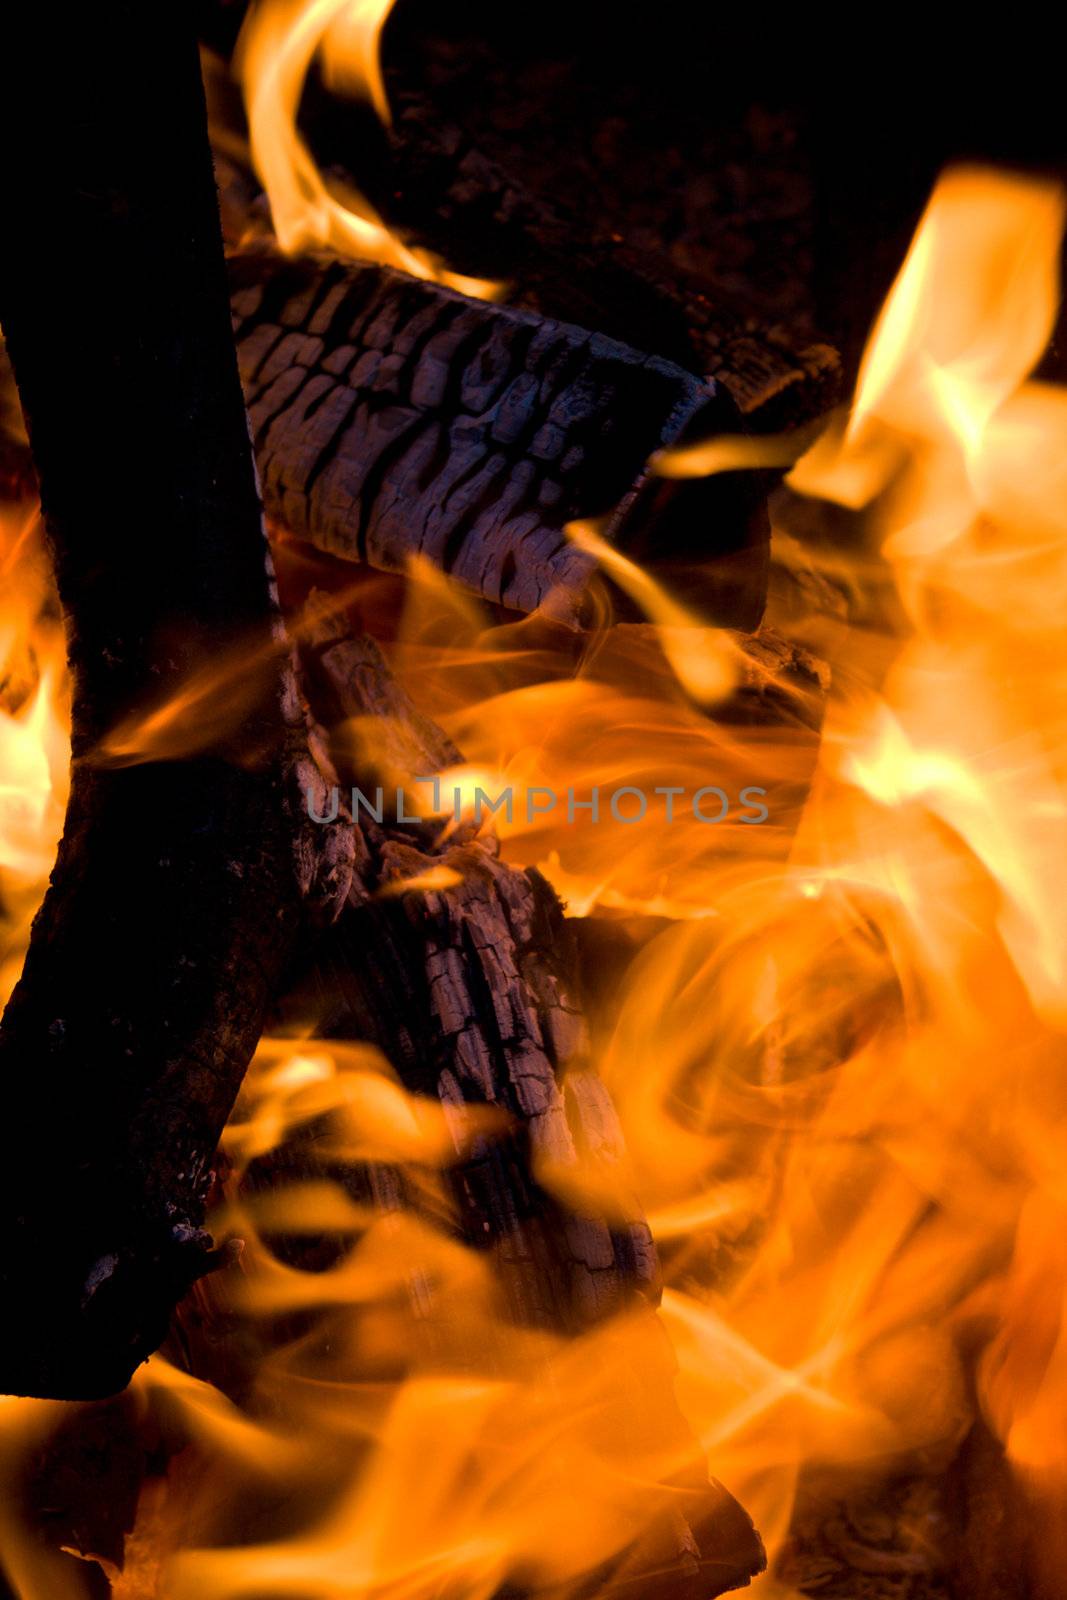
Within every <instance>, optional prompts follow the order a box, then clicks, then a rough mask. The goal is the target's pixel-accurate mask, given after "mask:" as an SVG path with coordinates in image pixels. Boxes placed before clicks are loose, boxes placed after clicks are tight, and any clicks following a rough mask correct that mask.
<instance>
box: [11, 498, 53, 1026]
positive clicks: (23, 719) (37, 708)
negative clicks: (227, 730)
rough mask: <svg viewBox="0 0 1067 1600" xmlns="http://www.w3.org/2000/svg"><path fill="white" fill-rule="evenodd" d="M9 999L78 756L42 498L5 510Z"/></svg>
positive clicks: (50, 867) (49, 861)
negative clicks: (44, 545) (46, 548)
mask: <svg viewBox="0 0 1067 1600" xmlns="http://www.w3.org/2000/svg"><path fill="white" fill-rule="evenodd" d="M0 576H2V578H3V581H4V585H5V588H4V596H3V600H2V601H0V1003H5V1002H6V1000H7V997H8V995H9V994H10V993H11V990H12V989H13V988H14V986H15V982H16V980H17V978H18V975H19V972H20V971H21V968H22V959H23V956H24V954H25V950H26V945H27V942H28V940H29V927H30V921H31V919H32V917H33V914H34V912H35V911H36V909H37V907H38V905H39V904H40V901H41V898H42V896H43V893H44V888H45V885H46V884H47V882H48V875H49V873H50V872H51V870H52V863H53V862H54V860H55V855H56V847H57V845H58V843H59V836H60V833H61V832H62V829H63V815H64V811H65V809H66V801H67V789H68V782H69V766H70V737H69V733H68V728H69V718H70V712H69V691H68V684H67V669H66V645H65V641H64V637H63V629H62V626H61V624H60V621H59V617H58V611H57V608H56V605H55V602H54V599H53V597H52V594H51V588H50V582H49V579H48V576H47V564H46V562H45V559H44V552H43V548H42V543H41V529H40V515H39V511H38V509H37V507H36V506H33V507H26V506H22V507H20V508H17V509H15V508H12V509H11V510H9V511H7V512H5V515H4V517H3V519H2V520H0Z"/></svg>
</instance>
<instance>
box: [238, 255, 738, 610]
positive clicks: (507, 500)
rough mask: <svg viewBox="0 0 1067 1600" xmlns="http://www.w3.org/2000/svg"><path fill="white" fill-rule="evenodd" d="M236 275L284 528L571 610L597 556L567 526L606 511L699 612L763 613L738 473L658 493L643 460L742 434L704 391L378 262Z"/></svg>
mask: <svg viewBox="0 0 1067 1600" xmlns="http://www.w3.org/2000/svg"><path fill="white" fill-rule="evenodd" d="M231 282H232V286H233V298H232V304H233V311H234V317H235V323H236V329H237V348H238V360H239V362H240V367H241V376H242V380H243V382H244V385H245V392H246V395H247V398H248V404H249V410H250V414H251V418H252V425H253V428H254V431H255V438H256V449H257V456H258V461H259V466H260V475H261V479H262V483H263V494H264V500H265V504H266V506H267V509H268V511H269V513H270V514H271V515H272V516H273V517H275V518H276V519H277V520H278V521H279V522H280V523H281V524H283V525H284V526H285V527H286V528H288V529H289V531H290V532H292V533H294V534H296V535H297V536H298V537H300V538H304V539H308V540H310V541H311V542H312V543H313V544H315V545H317V546H318V547H319V548H320V549H323V550H327V551H329V552H331V553H333V554H335V555H340V556H343V557H346V558H347V559H350V560H362V561H368V562H369V563H370V564H371V565H372V566H376V567H382V568H385V569H387V570H402V569H403V568H404V566H405V564H406V563H407V561H408V560H409V559H411V558H412V557H414V556H422V557H425V558H426V559H428V560H430V561H431V562H433V563H434V565H436V566H438V567H440V568H441V570H443V571H444V572H447V573H449V574H450V575H451V576H453V577H454V578H456V579H458V580H459V581H460V582H461V583H463V584H464V585H465V586H466V587H467V588H469V589H472V590H474V591H475V592H476V593H478V594H480V595H483V596H485V597H486V598H488V599H490V600H493V601H498V602H500V603H501V604H503V605H505V606H508V607H511V608H513V609H515V610H519V611H532V610H534V609H536V608H538V607H544V608H546V609H547V610H548V611H549V612H551V613H552V614H554V615H557V616H559V617H562V618H566V619H574V618H577V617H578V616H579V615H580V614H581V612H582V610H583V608H584V607H585V606H586V605H587V604H588V591H589V586H590V583H591V580H592V579H593V575H594V572H595V568H596V562H595V559H594V558H593V556H591V555H590V554H588V553H587V552H584V551H582V550H579V549H578V548H576V546H575V545H573V544H572V543H571V542H570V541H569V540H568V538H567V535H566V534H565V532H564V527H565V525H566V524H567V523H568V522H570V521H572V520H574V519H575V518H579V517H590V516H599V515H605V514H606V515H608V517H609V521H608V527H607V537H608V538H609V539H611V540H613V541H614V542H615V543H617V544H618V545H619V546H620V547H621V548H623V549H624V550H627V551H629V552H630V553H632V554H638V555H641V554H648V555H651V556H652V558H653V560H654V562H655V563H656V565H657V567H662V568H664V569H665V570H666V571H668V572H669V571H670V570H671V569H672V568H676V569H678V571H679V573H682V572H684V573H685V576H686V578H687V580H688V582H689V583H690V584H692V583H694V582H698V586H699V589H700V592H701V599H702V601H703V604H704V605H705V607H706V610H707V612H708V615H709V616H710V617H711V618H712V619H713V620H715V621H718V622H722V623H728V624H730V625H731V626H734V627H742V628H747V627H753V626H755V625H756V623H757V622H758V620H759V617H760V614H761V612H762V609H763V602H764V595H765V592H766V583H767V562H768V549H769V544H768V538H769V535H768V525H767V520H766V513H765V511H764V509H763V506H762V502H761V498H760V486H759V485H758V484H756V482H755V480H754V478H753V475H751V474H748V475H744V474H737V473H727V474H719V475H718V476H716V477H714V478H712V479H710V480H705V481H696V482H690V483H688V484H686V485H684V486H678V485H671V486H668V485H667V484H665V483H664V482H662V481H659V480H656V479H654V478H651V477H650V476H649V475H648V474H647V472H646V467H645V463H646V461H647V459H648V457H649V456H650V455H651V454H652V453H653V452H654V451H655V450H657V449H659V448H661V447H663V446H665V445H668V444H675V443H679V442H683V441H690V440H693V439H696V438H701V437H705V436H708V435H713V434H721V433H732V432H737V431H738V429H739V418H738V414H737V412H736V409H735V407H734V405H733V403H732V401H731V400H730V399H729V396H728V394H727V393H726V391H725V390H724V389H723V388H722V387H721V385H718V384H716V383H714V382H712V381H710V380H703V379H699V378H695V377H693V376H692V374H690V373H688V372H685V371H684V370H683V369H682V368H681V367H678V366H675V365H674V364H672V363H671V362H668V361H664V360H661V359H660V358H658V357H655V356H649V355H642V354H641V353H639V352H638V351H635V350H632V349H630V348H629V347H628V346H626V345H623V344H620V343H618V342H617V341H614V340H611V339H607V338H605V337H603V336H601V335H599V334H595V333H588V332H586V331H585V330H583V329H581V328H578V327H574V326H571V325H569V324H566V323H559V322H554V321H551V320H548V319H544V318H541V317H539V316H537V315H535V314H533V313H530V312H524V311H519V310H515V309H513V308H509V307H501V306H495V305H488V304H485V303H484V302H481V301H473V300H468V299H466V298H465V297H463V296H462V295H459V294H456V293H454V292H453V291H451V290H448V289H445V288H442V287H441V286H440V285H437V284H433V283H427V282H424V281H422V280H418V279H414V278H409V277H407V276H405V275H404V274H402V273H398V272H395V271H393V270H391V269H388V268H382V267H371V266H359V265H357V266H351V265H344V264H341V263H339V262H336V261H324V260H319V259H315V258H308V259H303V260H296V261H292V262H282V261H279V260H278V259H277V258H276V257H273V256H270V255H252V256H245V257H239V258H237V259H236V260H235V261H233V263H232V264H231ZM709 530H710V532H709ZM695 540H699V541H700V542H701V548H700V550H699V561H700V566H701V569H702V570H701V575H700V578H699V580H697V579H696V578H695V576H694V574H693V572H692V571H691V570H686V569H692V568H695V567H696V565H697V559H698V553H697V550H696V548H695V547H694V541H695ZM709 545H710V549H709Z"/></svg>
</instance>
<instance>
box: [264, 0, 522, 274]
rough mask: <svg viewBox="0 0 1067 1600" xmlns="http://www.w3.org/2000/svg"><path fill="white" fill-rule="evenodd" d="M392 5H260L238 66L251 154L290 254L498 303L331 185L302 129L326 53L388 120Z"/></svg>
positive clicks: (337, 77) (326, 1)
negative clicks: (385, 42)
mask: <svg viewBox="0 0 1067 1600" xmlns="http://www.w3.org/2000/svg"><path fill="white" fill-rule="evenodd" d="M392 5H393V0H258V3H257V4H256V5H254V6H253V8H252V10H251V11H250V12H249V15H248V18H247V20H246V22H245V26H244V29H243V31H242V34H241V40H240V49H239V60H240V72H241V78H242V82H243V85H244V92H245V104H246V111H247V115H248V128H249V136H250V141H251V147H252V158H253V161H254V163H255V168H256V171H257V172H258V174H259V176H260V178H261V179H262V181H263V185H264V187H265V189H266V192H267V197H268V199H269V201H270V207H271V216H272V218H273V222H274V231H275V234H276V235H277V238H278V243H279V244H280V245H281V248H282V249H283V250H284V251H285V252H286V253H287V254H290V255H292V254H296V253H298V252H299V251H302V250H315V249H327V250H332V251H334V252H336V253H337V254H338V255H343V256H353V257H355V258H357V259H358V260H362V261H380V262H382V263H384V264H385V265H388V266H392V267H399V268H400V269H401V270H402V271H404V272H410V273H411V274H412V275H413V276H414V277H416V278H432V279H433V280H435V281H436V282H438V283H444V284H447V285H449V287H451V288H453V289H458V290H459V291H460V292H461V293H463V294H469V295H473V296H475V297H477V298H479V299H493V298H495V297H496V296H497V295H498V294H499V293H500V286H499V285H497V284H493V283H490V282H488V281H486V280H482V279H479V278H470V277H464V276H463V275H462V274H458V273H452V272H449V271H447V270H446V269H445V268H444V267H443V266H442V265H441V264H440V263H439V262H437V261H435V260H434V259H433V257H432V256H430V255H429V253H428V252H426V251H424V250H418V249H409V248H408V246H407V245H405V244H404V243H403V241H402V240H401V239H399V238H398V237H397V236H396V234H394V233H393V232H391V231H390V229H389V228H387V227H386V225H385V223H384V222H383V221H382V219H381V218H380V217H379V216H378V214H377V212H376V211H375V210H374V208H373V206H371V205H370V203H369V202H368V201H367V200H366V198H365V197H364V196H363V195H360V194H358V193H356V192H355V191H354V190H353V189H352V187H351V185H347V186H346V187H345V190H344V194H343V196H342V195H341V194H340V193H338V192H336V190H335V189H331V187H330V186H329V184H328V183H327V181H326V179H325V178H324V177H323V175H322V173H321V172H320V171H319V169H318V166H317V165H316V163H315V159H314V157H313V156H312V154H311V151H310V150H309V149H308V147H307V145H306V143H305V142H304V140H303V139H302V138H301V136H300V133H299V131H298V129H297V114H298V112H299V109H300V99H301V95H302V93H303V88H304V82H305V80H306V78H307V74H308V69H309V67H310V66H311V63H312V61H313V60H314V59H315V57H316V55H317V54H321V55H322V58H323V61H324V64H325V67H326V71H327V74H328V76H329V77H331V78H332V80H333V81H334V82H338V83H343V84H344V87H345V88H346V89H347V90H348V91H349V92H350V93H356V94H362V95H363V96H364V97H365V98H366V99H368V100H369V101H370V103H371V104H372V105H373V107H374V109H375V110H376V111H377V113H378V115H379V116H380V117H381V119H382V121H383V122H386V123H388V121H389V105H388V100H387V97H386V92H385V84H384V80H383V78H382V72H381V64H380V60H379V41H380V37H381V31H382V28H383V27H384V25H385V21H386V18H387V17H388V15H389V12H390V11H391V10H392Z"/></svg>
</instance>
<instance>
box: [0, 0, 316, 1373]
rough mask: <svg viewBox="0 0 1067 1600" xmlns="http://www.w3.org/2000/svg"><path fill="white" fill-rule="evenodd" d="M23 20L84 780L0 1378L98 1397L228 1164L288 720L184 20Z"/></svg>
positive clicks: (26, 1148)
mask: <svg viewBox="0 0 1067 1600" xmlns="http://www.w3.org/2000/svg"><path fill="white" fill-rule="evenodd" d="M5 30H6V37H5V57H6V60H7V62H8V66H9V76H10V78H11V79H12V82H11V84H10V85H9V87H10V88H12V89H17V88H19V87H20V88H21V90H22V95H21V96H20V95H19V94H18V93H15V94H14V96H12V95H11V94H6V95H5V96H4V124H5V126H4V130H3V134H4V137H3V150H4V168H3V180H2V187H3V204H4V210H5V214H6V215H7V216H8V217H9V219H12V220H13V221H14V222H15V227H14V229H13V231H12V233H11V235H10V236H9V237H8V240H7V241H6V243H5V248H4V251H3V255H2V258H0V319H2V321H3V326H4V331H5V334H6V337H7V341H8V347H9V350H10V353H11V357H12V361H13V364H14V368H15V373H16V378H17V382H18V385H19V391H20V395H21V399H22V404H23V408H24V410H25V413H26V417H27V422H28V426H29V432H30V439H31V445H32V449H33V452H34V456H35V461H36V468H37V473H38V478H39V482H40V487H41V493H42V499H43V505H44V511H45V517H46V522H47V528H48V531H49V535H50V539H51V544H52V549H53V554H54V560H55V570H56V576H57V581H58V587H59V593H60V597H61V600H62V603H63V606H64V609H65V612H66V615H67V621H68V625H69V643H70V658H71V663H72V667H73V673H74V704H73V745H74V772H73V789H72V795H71V800H70V807H69V811H68V816H67V823H66V829H65V833H64V837H63V841H62V844H61V846H60V851H59V859H58V862H57V865H56V869H55V871H54V873H53V883H52V887H51V888H50V890H49V892H48V895H47V898H46V900H45V903H44V906H43V908H42V910H41V912H40V913H39V915H38V917H37V920H36V922H35V924H34V928H33V935H32V942H31V948H30V951H29V954H28V957H27V961H26V966H25V971H24V974H23V977H22V979H21V982H20V983H19V985H18V987H17V989H16V991H15V993H14V995H13V997H12V1000H11V1002H10V1004H9V1006H8V1008H7V1011H6V1013H5V1015H4V1018H3V1023H2V1028H0V1094H2V1096H3V1103H4V1113H5V1122H4V1126H5V1141H4V1143H5V1149H4V1159H3V1163H2V1171H0V1240H2V1248H0V1286H2V1292H3V1297H4V1305H5V1313H4V1318H3V1323H2V1328H0V1389H2V1390H3V1391H5V1392H18V1393H23V1394H26V1393H30V1394H36V1395H55V1396H63V1397H66V1396H80V1397H91V1396H94V1395H101V1394H105V1393H108V1392H110V1391H113V1390H116V1389H118V1388H119V1387H120V1386H121V1385H122V1384H123V1383H125V1382H126V1380H127V1378H128V1377H129V1375H130V1373H131V1371H132V1369H133V1368H134V1367H135V1366H136V1365H137V1364H138V1363H139V1362H140V1361H142V1360H143V1359H144V1358H145V1357H146V1356H147V1355H148V1353H149V1352H150V1351H151V1350H152V1349H153V1348H154V1347H155V1346H156V1345H157V1344H158V1342H159V1341H160V1339H161V1338H162V1336H163V1333H164V1331H165V1327H166V1322H167V1318H168V1315H169V1313H170V1310H171V1307H172V1305H173V1303H174V1301H175V1300H176V1298H177V1297H178V1295H179V1294H181V1293H182V1292H183V1290H184V1289H185V1287H186V1286H187V1285H188V1283H189V1281H190V1280H191V1279H192V1278H193V1277H194V1276H195V1275H196V1274H197V1273H198V1272H200V1271H202V1270H204V1267H205V1264H206V1260H207V1250H208V1247H209V1245H210V1240H208V1239H207V1236H206V1235H204V1234H203V1233H202V1232H201V1231H200V1226H199V1225H200V1222H201V1219H202V1214H203V1199H204V1194H205V1190H206V1187H207V1184H208V1181H209V1178H210V1164H211V1159H212V1155H213V1152H214V1150H215V1146H216V1143H217V1140H218V1136H219V1133H220V1130H221V1128H222V1126H223V1124H224V1122H225V1119H226V1116H227V1113H228V1111H229V1108H230V1105H231V1102H232V1100H233V1098H234V1095H235V1093H236V1090H237V1087H238V1085H239V1083H240V1080H241V1077H242V1074H243V1072H244V1068H245V1065H246V1062H247V1059H248V1056H249V1054H250V1053H251V1051H252V1049H253V1047H254V1045H255V1042H256V1039H257V1037H258V1034H259V1031H260V1027H261V1020H262V1015H263V1010H264V1007H265V1005H266V1002H267V998H268V995H269V993H270V990H271V986H272V983H273V981H274V976H275V973H276V971H277V969H278V966H279V964H280V962H281V960H282V959H283V957H284V953H285V950H286V948H287V945H288V941H289V939H290V936H291V934H292V932H293V930H294V926H295V923H296V916H297V899H298V897H297V889H296V876H295V872H294V868H293V833H294V818H295V817H296V816H297V814H298V813H297V807H296V803H295V802H296V795H295V793H292V794H291V793H290V790H289V788H288V787H287V784H286V781H285V775H286V772H287V770H288V763H289V753H288V751H289V742H290V737H291V735H290V730H289V729H288V728H287V725H286V718H287V715H289V714H290V712H291V711H292V707H291V706H290V707H289V708H288V709H287V708H286V704H285V695H286V677H285V670H284V668H283V664H282V662H283V653H282V649H283V646H284V641H283V640H281V636H280V635H279V633H278V629H279V628H280V624H279V622H278V618H277V613H276V609H275V600H274V592H273V578H272V575H271V571H270V566H269V559H268V551H267V545H266V541H265V538H264V534H263V527H262V517H261V511H260V507H259V503H258V497H257V492H256V484H255V476H254V469H253V462H252V456H251V451H250V449H249V443H248V433H247V424H246V418H245V413H244V409H243V405H242V396H241V391H240V386H239V382H238V376H237V370H236V363H235V359H234V353H233V344H232V338H231V332H230V323H229V311H228V300H227V287H226V280H225V271H224V265H223V255H222V244H221V235H220V229H219V221H218V209H217V201H216V195H215V189H214V184H213V179H212V170H211V162H210V155H209V151H208V145H207V137H206V126H205V112H204V105H203V95H202V90H201V85H200V78H199V70H198V63H197V54H196V48H195V43H194V40H193V37H192V35H191V32H190V31H189V22H188V19H187V16H186V13H185V9H184V7H182V6H181V5H179V4H177V3H176V0H175V3H171V0H166V3H162V0H153V4H151V5H144V4H141V3H139V0H128V3H119V0H108V3H105V4H98V5H94V6H92V7H86V8H77V7H70V8H66V7H65V8H63V10H62V14H61V16H60V17H59V18H58V19H57V18H55V17H54V16H53V14H52V13H51V12H50V11H47V10H41V9H40V8H31V7H26V8H20V9H19V11H18V13H17V14H13V15H10V16H8V17H6V18H5ZM16 78H17V79H18V84H17V85H16V84H15V82H14V80H15V79H16ZM280 645H281V647H282V648H281V649H280ZM231 649H235V650H238V651H246V652H247V654H248V660H249V663H250V670H251V664H252V663H255V664H256V670H258V672H259V674H260V679H259V681H258V682H254V686H253V687H252V689H251V690H250V693H249V697H248V701H247V704H246V705H245V707H244V715H243V720H242V723H241V726H240V727H236V728H235V727H232V726H231V727H230V728H228V729H220V730H219V731H217V733H216V734H215V735H213V736H212V735H209V734H207V733H205V734H204V735H203V745H202V747H201V748H200V749H199V750H196V751H195V753H193V754H191V755H189V756H188V757H187V758H186V759H184V760H182V761H174V760H168V759H165V752H164V753H163V754H161V753H160V752H159V751H156V752H154V758H149V759H145V760H142V761H140V762H138V763H137V764H133V765H127V766H123V767H121V768H114V767H107V766H101V765H99V764H98V763H97V761H96V753H97V749H98V744H99V741H100V740H101V738H102V737H103V736H104V735H106V733H107V731H108V730H109V729H110V728H112V727H113V725H114V724H115V723H116V721H117V720H119V719H121V718H123V717H125V716H126V715H127V714H129V713H130V712H131V711H135V710H136V709H137V708H139V707H142V706H144V705H145V704H146V703H151V704H156V703H158V702H160V701H162V700H164V699H165V698H166V697H167V696H168V695H170V694H172V693H173V692H174V691H175V690H177V689H178V688H179V687H180V686H182V685H183V684H185V683H186V682H187V680H188V677H189V674H190V673H191V672H194V671H195V670H197V669H199V668H202V667H204V666H205V664H210V663H211V662H213V661H218V660H220V659H222V658H223V657H224V656H225V653H226V652H227V651H229V650H231ZM197 743H198V740H197V735H196V730H195V728H194V730H193V733H192V744H193V746H194V747H195V746H196V745H197ZM203 746H206V748H204V747H203ZM293 789H294V790H295V785H293ZM290 800H292V802H293V804H292V806H291V809H290V806H289V802H290Z"/></svg>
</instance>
